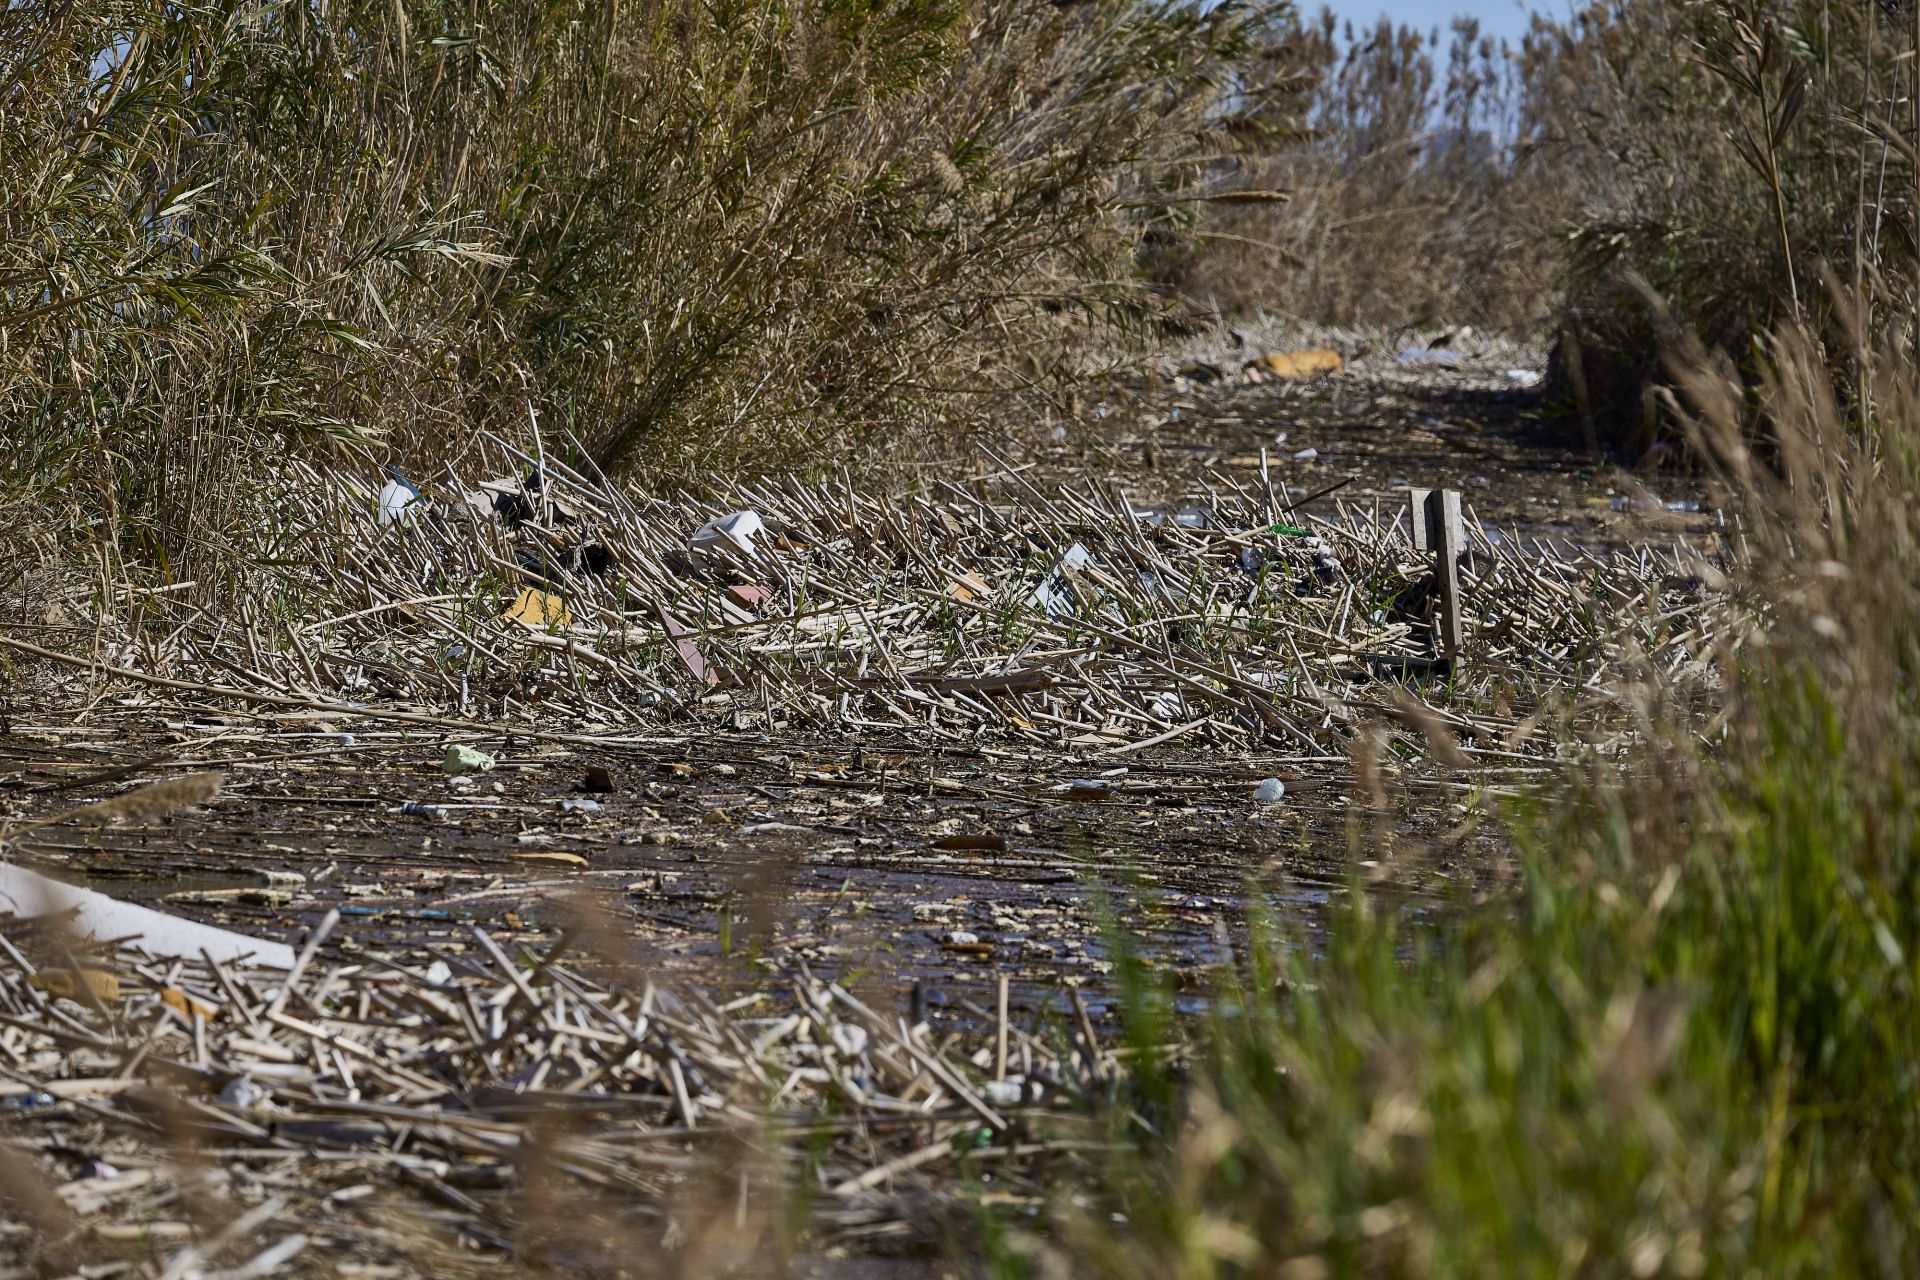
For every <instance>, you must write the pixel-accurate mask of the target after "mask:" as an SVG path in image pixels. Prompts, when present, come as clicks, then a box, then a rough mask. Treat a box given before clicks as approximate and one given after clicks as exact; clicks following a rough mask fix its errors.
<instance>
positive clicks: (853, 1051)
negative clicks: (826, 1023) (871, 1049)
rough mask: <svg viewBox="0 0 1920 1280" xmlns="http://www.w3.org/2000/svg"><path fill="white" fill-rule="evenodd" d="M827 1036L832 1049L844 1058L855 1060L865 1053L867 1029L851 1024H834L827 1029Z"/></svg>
mask: <svg viewBox="0 0 1920 1280" xmlns="http://www.w3.org/2000/svg"><path fill="white" fill-rule="evenodd" d="M827 1036H828V1038H829V1039H831V1040H832V1041H833V1047H834V1048H835V1049H838V1050H839V1051H840V1056H841V1057H844V1058H857V1057H859V1056H860V1055H861V1054H863V1053H865V1052H866V1051H867V1042H868V1038H869V1037H868V1035H867V1029H866V1028H865V1027H862V1026H857V1025H855V1024H854V1023H851V1022H836V1023H834V1024H833V1025H832V1026H831V1027H829V1028H827Z"/></svg>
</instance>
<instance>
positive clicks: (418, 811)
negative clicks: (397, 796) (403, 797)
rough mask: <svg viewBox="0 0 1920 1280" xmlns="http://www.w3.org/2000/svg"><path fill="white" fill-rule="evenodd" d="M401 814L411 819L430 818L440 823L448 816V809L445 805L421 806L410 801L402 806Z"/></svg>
mask: <svg viewBox="0 0 1920 1280" xmlns="http://www.w3.org/2000/svg"><path fill="white" fill-rule="evenodd" d="M400 812H401V813H402V814H404V815H406V816H407V817H409V818H430V819H432V820H433V821H435V822H439V821H441V820H442V819H444V818H445V817H446V816H447V807H446V806H445V805H443V804H420V803H417V802H416V801H413V800H409V801H407V802H406V803H405V804H403V805H401V806H400Z"/></svg>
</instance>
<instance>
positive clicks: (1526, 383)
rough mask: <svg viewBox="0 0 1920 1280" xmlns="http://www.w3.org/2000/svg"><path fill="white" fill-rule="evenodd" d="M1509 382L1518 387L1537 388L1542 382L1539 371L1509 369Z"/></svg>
mask: <svg viewBox="0 0 1920 1280" xmlns="http://www.w3.org/2000/svg"><path fill="white" fill-rule="evenodd" d="M1507 380H1508V381H1509V382H1512V383H1514V384H1515V385H1517V386H1522V387H1537V386H1539V385H1540V382H1541V374H1540V371H1539V370H1538V369H1509V370H1507Z"/></svg>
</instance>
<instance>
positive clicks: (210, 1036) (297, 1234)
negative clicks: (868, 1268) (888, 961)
mask: <svg viewBox="0 0 1920 1280" xmlns="http://www.w3.org/2000/svg"><path fill="white" fill-rule="evenodd" d="M337 918H338V917H337V914H335V915H330V916H329V917H328V918H327V919H326V920H325V921H324V922H322V923H321V924H320V925H319V926H318V927H317V928H316V929H315V931H314V932H313V933H312V934H310V935H309V936H308V937H307V939H306V941H305V945H304V946H303V947H301V948H300V950H299V952H298V955H297V958H296V959H295V960H294V961H293V963H292V967H291V969H290V970H288V969H263V968H246V967H242V966H240V965H238V964H234V963H227V962H220V961H214V960H211V959H203V960H198V961H183V960H178V959H174V960H166V959H159V958H155V957H153V956H151V955H147V954H144V953H142V952H141V951H140V950H139V949H138V948H137V947H134V946H126V947H121V948H115V947H112V946H100V945H86V946H82V945H81V944H79V943H77V942H71V941H68V940H67V939H65V938H64V937H63V932H62V929H61V922H60V921H59V920H57V919H48V918H44V917H43V918H41V919H38V920H22V919H13V920H11V921H9V922H6V923H4V924H0V953H4V962H0V1106H4V1107H5V1108H6V1109H7V1110H8V1111H10V1112H11V1113H12V1116H11V1120H10V1122H9V1125H8V1130H9V1137H8V1143H9V1145H10V1147H11V1148H12V1150H13V1151H14V1152H15V1153H16V1154H17V1155H21V1156H23V1157H25V1158H23V1159H21V1160H18V1161H16V1162H14V1164H13V1166H12V1167H11V1168H10V1169H9V1170H7V1171H5V1172H4V1173H0V1186H4V1188H5V1191H6V1193H7V1194H8V1195H9V1197H10V1199H12V1201H13V1202H14V1204H15V1206H16V1207H17V1208H19V1209H20V1210H21V1213H20V1214H19V1215H17V1216H15V1218H14V1222H15V1225H16V1229H30V1230H32V1231H33V1232H36V1233H38V1235H37V1239H21V1238H19V1237H17V1236H16V1237H15V1238H14V1239H13V1240H12V1241H11V1242H10V1243H7V1244H5V1245H4V1246H0V1250H4V1251H20V1250H22V1249H24V1250H25V1251H27V1252H32V1251H34V1250H35V1249H37V1250H39V1251H40V1253H41V1255H42V1256H43V1257H49V1256H53V1255H57V1254H59V1253H60V1251H61V1250H70V1251H71V1250H78V1253H77V1254H75V1256H79V1257H84V1258H85V1259H86V1260H87V1261H88V1262H90V1263H94V1264H98V1263H101V1262H102V1261H103V1260H105V1259H107V1258H111V1257H116V1256H117V1257H118V1258H120V1260H121V1263H120V1269H119V1270H118V1272H117V1273H118V1274H125V1275H142V1276H164V1277H168V1278H170V1280H183V1278H185V1277H190V1276H203V1275H206V1276H210V1275H225V1276H230V1277H237V1276H263V1275H269V1274H282V1273H283V1271H284V1269H285V1268H287V1267H288V1265H289V1264H290V1263H291V1261H292V1260H293V1259H294V1258H295V1256H296V1255H299V1254H301V1253H303V1252H307V1251H311V1252H310V1253H309V1258H310V1259H311V1258H314V1257H324V1258H325V1259H327V1260H328V1265H329V1266H332V1265H333V1264H334V1263H336V1262H338V1261H340V1260H342V1259H348V1258H351V1259H355V1260H356V1261H357V1262H360V1263H366V1264H375V1265H377V1264H381V1263H384V1262H387V1261H390V1260H392V1259H395V1258H398V1257H409V1258H412V1259H413V1260H414V1261H415V1262H418V1261H419V1260H420V1258H421V1257H422V1256H423V1254H422V1252H421V1251H422V1250H423V1249H424V1250H431V1249H434V1248H444V1249H448V1250H451V1251H453V1252H458V1251H459V1250H460V1249H462V1248H464V1249H467V1250H472V1249H479V1250H482V1251H497V1250H515V1251H525V1250H527V1249H529V1248H537V1247H542V1246H540V1245H539V1242H540V1241H541V1240H543V1239H546V1240H548V1242H549V1244H551V1243H552V1242H551V1239H550V1237H551V1233H552V1231H553V1230H554V1228H555V1221H554V1219H555V1218H556V1217H557V1219H558V1222H559V1229H560V1230H561V1231H563V1232H564V1233H565V1234H566V1235H567V1236H568V1237H569V1239H570V1243H568V1244H567V1245H566V1251H567V1252H568V1253H569V1254H570V1255H571V1256H572V1257H573V1259H574V1261H575V1263H577V1264H579V1265H586V1266H589V1267H591V1266H592V1265H594V1264H597V1263H598V1262H601V1261H604V1260H606V1259H608V1258H611V1257H618V1256H619V1255H620V1253H621V1251H622V1250H623V1249H632V1248H639V1247H644V1248H648V1249H653V1248H656V1247H658V1246H659V1244H660V1242H661V1241H662V1240H663V1239H673V1240H677V1241H678V1244H676V1245H675V1246H674V1247H677V1248H682V1249H683V1250H684V1249H685V1248H686V1247H687V1241H688V1239H689V1236H690V1234H692V1233H695V1232H696V1231H697V1228H698V1223H697V1222H696V1221H695V1220H694V1218H692V1217H690V1216H689V1215H697V1214H699V1213H700V1212H715V1210H714V1209H713V1206H712V1204H711V1203H710V1201H711V1199H712V1197H710V1196H705V1195H704V1194H703V1195H701V1196H696V1195H695V1194H694V1193H695V1191H696V1190H697V1189H699V1188H703V1187H709V1184H711V1183H712V1181H713V1180H714V1179H719V1181H720V1186H721V1188H722V1194H721V1195H720V1196H719V1204H720V1211H718V1212H719V1213H720V1217H721V1219H723V1222H722V1223H721V1226H722V1227H723V1229H724V1230H723V1234H725V1235H726V1236H727V1237H728V1238H729V1239H730V1240H731V1243H729V1244H728V1245H727V1246H726V1247H727V1249H728V1250H730V1251H732V1252H733V1253H734V1254H737V1253H738V1252H740V1251H741V1250H743V1249H746V1250H749V1251H750V1249H751V1247H752V1246H751V1241H750V1240H748V1239H747V1238H746V1237H750V1236H751V1235H752V1231H751V1230H749V1224H748V1223H747V1222H746V1221H745V1219H744V1215H745V1214H746V1213H747V1197H748V1195H749V1183H750V1182H751V1183H752V1184H753V1188H754V1195H755V1201H756V1203H755V1213H756V1214H758V1213H759V1212H761V1211H762V1210H763V1209H764V1208H765V1206H764V1205H763V1204H762V1203H760V1200H759V1196H760V1193H761V1192H763V1191H765V1190H766V1189H767V1188H769V1187H772V1188H775V1189H777V1190H778V1191H779V1194H778V1196H777V1197H776V1199H777V1200H779V1201H780V1203H781V1206H782V1207H781V1209H780V1211H781V1212H782V1213H785V1214H787V1215H788V1216H789V1218H791V1219H792V1220H791V1221H790V1222H789V1223H788V1227H787V1229H788V1230H793V1229H797V1228H798V1227H800V1226H802V1225H804V1226H806V1227H807V1228H808V1229H809V1230H810V1237H809V1238H810V1239H812V1240H813V1241H814V1242H815V1244H816V1245H826V1244H830V1243H832V1242H834V1241H839V1242H843V1243H846V1242H852V1241H855V1240H859V1241H862V1242H864V1243H866V1244H868V1245H870V1246H871V1245H875V1244H879V1245H882V1246H884V1245H885V1244H886V1243H887V1242H889V1241H893V1242H896V1243H907V1242H910V1241H913V1240H916V1239H918V1240H920V1241H921V1242H922V1243H924V1239H925V1238H924V1233H925V1232H926V1231H928V1230H930V1229H931V1228H930V1227H929V1225H928V1215H929V1213H930V1212H931V1210H930V1209H929V1205H930V1204H931V1203H933V1202H935V1201H938V1200H939V1198H940V1193H941V1189H942V1188H944V1189H945V1191H946V1192H953V1191H955V1190H956V1189H957V1188H958V1187H959V1186H961V1185H962V1184H963V1182H964V1181H965V1180H964V1179H963V1178H961V1177H960V1176H958V1175H959V1174H961V1173H962V1172H963V1171H969V1170H970V1171H972V1173H973V1174H975V1175H977V1174H979V1173H981V1172H983V1171H990V1172H991V1174H992V1176H993V1177H994V1180H995V1182H996V1186H997V1187H998V1189H999V1191H998V1193H999V1194H1000V1195H1001V1196H1002V1197H1003V1198H1006V1199H1007V1202H1009V1203H1012V1202H1015V1201H1017V1200H1019V1199H1020V1198H1022V1197H1025V1198H1027V1199H1029V1200H1030V1201H1031V1203H1033V1204H1035V1205H1036V1206H1037V1205H1039V1204H1040V1203H1041V1199H1040V1195H1039V1187H1038V1185H1037V1182H1036V1181H1035V1179H1036V1177H1037V1176H1038V1175H1037V1174H1036V1172H1035V1171H1036V1170H1038V1169H1040V1168H1041V1167H1043V1166H1044V1164H1045V1163H1046V1162H1047V1161H1048V1160H1055V1159H1058V1158H1060V1156H1061V1155H1063V1154H1064V1153H1066V1152H1069V1151H1072V1150H1075V1149H1077V1148H1080V1147H1083V1146H1085V1145H1086V1144H1085V1143H1084V1142H1083V1141H1079V1140H1076V1139H1074V1138H1073V1137H1071V1136H1070V1135H1071V1130H1070V1128H1063V1127H1062V1125H1061V1124H1058V1123H1054V1120H1052V1119H1049V1117H1050V1116H1051V1117H1054V1118H1055V1119H1057V1118H1058V1116H1059V1115H1060V1114H1063V1113H1064V1112H1066V1111H1067V1110H1068V1104H1069V1103H1070V1102H1071V1101H1072V1100H1073V1099H1074V1098H1075V1097H1076V1096H1082V1097H1083V1096H1084V1095H1085V1093H1086V1092H1087V1091H1089V1090H1095V1089H1100V1088H1103V1087H1105V1086H1106V1085H1107V1084H1108V1083H1109V1082H1110V1081H1111V1079H1112V1078H1113V1076H1114V1075H1115V1073H1116V1072H1117V1070H1118V1066H1117V1064H1116V1059H1115V1058H1114V1056H1113V1055H1112V1054H1111V1053H1109V1052H1105V1051H1102V1050H1101V1049H1100V1048H1099V1047H1098V1046H1097V1044H1096V1042H1095V1040H1094V1037H1093V1033H1092V1031H1091V1027H1090V1025H1089V1024H1088V1022H1087V1019H1086V1016H1085V1013H1084V1010H1082V1011H1081V1017H1080V1026H1079V1028H1078V1029H1077V1030H1075V1031H1073V1032H1070V1033H1068V1035H1067V1036H1066V1037H1065V1039H1066V1041H1067V1047H1066V1048H1064V1049H1059V1050H1056V1048H1055V1047H1054V1042H1053V1038H1052V1037H1044V1038H1043V1037H1040V1036H1036V1035H1034V1034H1029V1033H1028V1032H1027V1031H1026V1030H1023V1029H1021V1028H1018V1027H1014V1026H1012V1025H1011V1024H1010V1023H1009V1020H1008V1016H1007V1009H1006V997H1005V994H1004V993H1005V988H1004V986H1003V987H1002V997H1001V1007H1000V1009H999V1011H998V1014H997V1015H995V1014H994V1013H993V1012H991V1011H988V1010H984V1009H982V1010H977V1011H976V1013H977V1015H978V1017H977V1027H978V1029H977V1037H976V1038H977V1039H978V1044H977V1046H975V1047H974V1050H973V1051H972V1052H962V1051H958V1050H956V1048H955V1046H954V1045H953V1043H952V1042H951V1040H950V1039H948V1038H946V1037H936V1036H935V1035H934V1034H933V1033H931V1032H930V1031H929V1029H928V1028H927V1027H926V1026H925V1025H911V1026H910V1025H908V1022H907V1019H906V1018H904V1017H900V1016H890V1015H888V1014H886V1013H883V1012H881V1011H879V1010H876V1009H874V1008H872V1007H870V1006H869V1005H868V1004H866V1003H864V1002H863V1001H861V1000H860V999H858V998H856V997H855V996H854V995H853V994H851V993H850V992H849V991H848V990H847V989H846V988H845V987H843V986H840V985H838V984H835V983H832V982H827V981H821V980H816V979H814V978H813V977H811V976H810V975H808V974H807V973H806V972H804V971H796V972H790V973H787V974H784V975H782V979H781V980H782V983H783V985H784V986H786V987H787V988H788V992H789V994H788V998H785V999H782V1000H781V1001H780V1002H779V1005H778V1008H777V1009H776V1008H775V1006H774V1004H773V1002H772V1001H770V1000H766V999H764V998H763V997H758V996H752V997H747V998H744V999H740V1000H737V1001H734V1002H732V1003H730V1004H726V1005H715V1004H713V1003H711V1002H710V1001H709V1000H708V999H706V998H705V997H704V996H702V995H701V994H700V993H699V992H697V991H669V990H666V989H663V988H661V987H658V986H656V985H654V984H653V983H651V982H649V981H646V980H644V979H642V980H640V981H638V982H636V983H634V984H631V985H623V984H620V983H614V982H607V981H604V980H602V979H600V978H597V977H594V976H589V973H590V971H593V972H597V971H599V970H603V969H604V968H605V966H604V965H596V964H595V963H591V961H592V957H582V959H585V960H587V961H589V963H587V964H585V965H582V966H575V965H572V964H569V963H567V962H565V961H563V958H562V955H561V954H560V951H561V950H562V948H563V947H564V945H565V944H564V943H563V944H561V946H559V947H555V948H553V949H552V950H549V951H547V952H545V953H544V954H539V955H534V954H528V953H524V952H523V953H520V954H509V951H508V950H507V949H506V948H505V947H503V946H502V945H500V944H499V943H498V942H496V941H495V940H494V939H493V938H491V937H490V936H488V935H487V934H486V933H485V932H484V931H482V930H480V929H474V930H472V932H471V934H470V945H469V944H463V943H450V944H445V945H441V946H435V947H430V948H426V949H424V950H422V951H417V952H410V953H408V954H405V955H388V954H375V953H372V952H370V951H366V950H364V949H360V948H357V947H356V946H354V944H352V943H350V942H341V943H339V944H338V945H335V946H329V945H328V944H329V943H330V942H331V939H330V936H329V935H330V931H331V930H332V927H333V925H334V922H335V921H336V920H337ZM1063 1135H1067V1136H1063ZM757 1221H758V1219H756V1222H757ZM762 1225H764V1224H762ZM543 1232H545V1233H547V1235H544V1236H543V1234H542V1233H543ZM436 1242H437V1243H436ZM694 1256H696V1257H697V1256H698V1250H695V1251H694ZM734 1260H737V1257H736V1258H735V1259H734ZM329 1273H330V1274H331V1272H329ZM696 1273H697V1265H696V1268H695V1270H693V1271H687V1272H686V1274H696ZM102 1274H104V1273H102Z"/></svg>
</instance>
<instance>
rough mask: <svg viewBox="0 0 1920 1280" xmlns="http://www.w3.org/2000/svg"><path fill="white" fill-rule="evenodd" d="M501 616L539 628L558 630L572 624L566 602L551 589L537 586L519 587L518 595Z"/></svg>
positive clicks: (571, 616)
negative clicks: (544, 589) (545, 589)
mask: <svg viewBox="0 0 1920 1280" xmlns="http://www.w3.org/2000/svg"><path fill="white" fill-rule="evenodd" d="M501 616H502V617H504V618H506V619H507V620H508V621H509V622H518V623H520V624H521V625H523V626H528V627H534V628H536V629H539V630H548V629H552V630H560V629H563V628H566V627H570V626H572V625H573V615H572V614H570V613H568V612H567V602H566V601H564V600H562V599H561V598H560V597H559V596H557V595H554V594H553V593H552V592H551V591H542V590H540V588H538V587H523V588H521V590H520V595H519V597H518V598H517V599H515V600H514V602H513V604H512V605H511V606H510V607H509V608H508V609H507V611H506V613H505V614H503V615H501Z"/></svg>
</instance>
